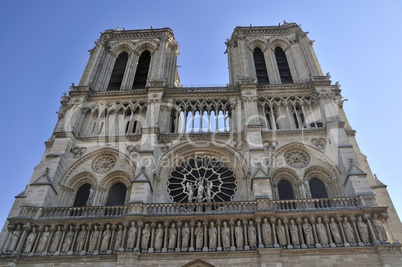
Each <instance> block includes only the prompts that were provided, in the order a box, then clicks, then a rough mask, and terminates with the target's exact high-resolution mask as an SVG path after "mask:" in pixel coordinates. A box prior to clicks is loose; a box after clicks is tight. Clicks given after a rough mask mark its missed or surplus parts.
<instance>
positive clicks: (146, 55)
mask: <svg viewBox="0 0 402 267" xmlns="http://www.w3.org/2000/svg"><path fill="white" fill-rule="evenodd" d="M150 63H151V53H150V52H149V51H144V52H142V54H141V56H140V58H139V59H138V65H137V71H136V72H135V78H134V84H133V89H141V88H145V86H146V84H147V78H148V71H149V64H150Z"/></svg>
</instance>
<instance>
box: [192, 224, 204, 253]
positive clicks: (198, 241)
mask: <svg viewBox="0 0 402 267" xmlns="http://www.w3.org/2000/svg"><path fill="white" fill-rule="evenodd" d="M194 234H195V249H197V250H200V249H202V243H203V241H204V238H203V235H204V231H203V229H202V226H201V222H198V223H197V228H195V231H194Z"/></svg>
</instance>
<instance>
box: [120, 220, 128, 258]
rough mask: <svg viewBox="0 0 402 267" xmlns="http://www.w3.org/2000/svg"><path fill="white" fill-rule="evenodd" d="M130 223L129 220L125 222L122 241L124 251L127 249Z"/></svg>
mask: <svg viewBox="0 0 402 267" xmlns="http://www.w3.org/2000/svg"><path fill="white" fill-rule="evenodd" d="M128 225H129V222H128V221H125V222H123V227H124V231H123V240H122V241H121V247H122V248H123V251H125V250H126V236H127V227H128Z"/></svg>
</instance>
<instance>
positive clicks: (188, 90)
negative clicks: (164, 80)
mask: <svg viewBox="0 0 402 267" xmlns="http://www.w3.org/2000/svg"><path fill="white" fill-rule="evenodd" d="M236 91H237V87H234V86H215V87H174V88H168V90H167V92H168V93H203V92H236Z"/></svg>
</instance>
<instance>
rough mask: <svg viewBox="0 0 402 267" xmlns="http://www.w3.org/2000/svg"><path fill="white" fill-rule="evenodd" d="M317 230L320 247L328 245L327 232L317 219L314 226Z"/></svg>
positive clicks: (319, 219)
mask: <svg viewBox="0 0 402 267" xmlns="http://www.w3.org/2000/svg"><path fill="white" fill-rule="evenodd" d="M315 228H316V229H317V237H318V241H319V242H320V244H321V245H328V235H327V230H325V225H324V224H323V223H322V221H321V218H320V217H318V218H317V224H316V225H315Z"/></svg>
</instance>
